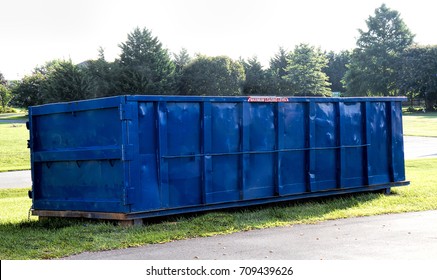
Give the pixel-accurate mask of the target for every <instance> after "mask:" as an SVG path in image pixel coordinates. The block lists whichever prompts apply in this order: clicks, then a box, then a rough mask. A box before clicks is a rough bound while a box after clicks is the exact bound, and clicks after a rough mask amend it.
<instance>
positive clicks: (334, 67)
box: [323, 51, 351, 93]
mask: <svg viewBox="0 0 437 280" xmlns="http://www.w3.org/2000/svg"><path fill="white" fill-rule="evenodd" d="M350 56H351V53H350V52H349V51H341V52H339V53H335V52H333V51H331V52H329V53H328V54H327V58H328V65H327V67H326V68H325V69H323V72H325V73H326V75H328V77H329V82H330V83H331V91H333V92H342V93H344V92H346V88H345V87H344V84H343V82H342V80H343V77H344V75H345V74H346V71H347V65H348V64H349V62H350Z"/></svg>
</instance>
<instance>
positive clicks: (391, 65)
mask: <svg viewBox="0 0 437 280" xmlns="http://www.w3.org/2000/svg"><path fill="white" fill-rule="evenodd" d="M366 25H367V30H361V29H359V30H358V31H359V35H360V36H359V38H358V39H357V43H356V45H357V46H356V48H355V49H354V50H352V51H341V52H339V53H335V52H324V51H322V50H321V49H320V48H317V47H314V46H311V45H308V44H299V45H297V46H295V47H294V49H293V50H291V51H288V50H286V49H284V48H279V50H278V52H277V53H276V54H275V55H274V56H273V57H272V58H271V59H270V63H269V67H268V68H264V67H263V66H262V64H261V62H260V61H259V60H258V59H257V57H252V58H249V59H239V60H233V59H231V58H229V57H227V56H215V57H210V56H205V55H200V54H198V55H195V57H191V56H190V55H189V53H188V51H187V50H186V49H182V50H181V51H180V52H179V53H177V54H171V53H170V52H169V51H168V50H167V49H165V48H164V47H163V45H162V43H161V42H160V41H159V39H158V37H156V36H154V35H153V34H152V32H151V31H150V30H148V29H147V28H142V29H141V28H135V29H134V30H133V31H132V32H131V33H129V34H128V37H127V40H126V41H125V42H122V43H120V44H119V47H120V50H121V54H120V56H119V57H118V58H117V59H115V61H113V62H109V61H107V60H106V59H105V54H104V51H103V49H100V50H99V54H98V58H97V59H95V60H89V61H85V62H83V63H80V64H78V65H75V64H73V63H72V62H71V61H70V60H54V61H50V62H47V63H46V64H45V65H44V66H42V67H37V68H35V69H34V71H33V72H32V74H31V75H28V76H25V77H24V78H23V79H22V80H21V81H18V82H16V83H15V84H14V85H13V86H9V87H8V86H6V84H5V83H4V82H1V81H0V93H1V96H2V105H3V103H4V102H3V100H5V101H6V100H7V98H6V96H9V99H11V98H12V102H13V103H14V104H16V105H18V106H23V107H27V106H32V105H39V104H45V103H51V102H60V101H73V100H80V99H89V98H96V97H106V96H113V95H120V94H153V95H156V94H163V95H211V96H224V95H232V96H239V95H276V96H331V94H332V92H341V93H342V95H343V96H397V95H406V96H408V97H410V98H417V97H419V98H423V99H425V100H426V107H427V110H432V109H434V106H435V104H436V102H437V46H419V45H417V44H415V43H414V35H413V34H412V32H411V31H410V30H409V29H408V27H407V26H406V24H405V23H404V21H403V20H402V18H401V17H400V14H399V12H397V11H395V10H392V9H390V8H388V7H387V6H386V5H384V4H383V5H381V6H380V7H379V8H377V9H376V10H375V14H374V15H371V16H369V18H368V19H367V20H366ZM0 77H2V76H0ZM2 84H3V85H2ZM3 96H5V97H3Z"/></svg>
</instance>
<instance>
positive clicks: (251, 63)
mask: <svg viewBox="0 0 437 280" xmlns="http://www.w3.org/2000/svg"><path fill="white" fill-rule="evenodd" d="M240 63H241V64H242V65H243V67H244V72H245V73H246V80H245V82H244V86H243V93H244V94H245V95H269V92H268V90H269V89H268V84H267V82H268V81H267V73H266V71H265V70H264V69H263V67H262V65H261V63H260V62H259V61H258V58H257V57H253V58H250V59H248V60H247V61H245V60H241V61H240Z"/></svg>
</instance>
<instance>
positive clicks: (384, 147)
mask: <svg viewBox="0 0 437 280" xmlns="http://www.w3.org/2000/svg"><path fill="white" fill-rule="evenodd" d="M387 121H388V119H387V107H386V103H385V102H369V112H368V114H367V122H368V125H369V127H370V135H369V143H368V144H370V146H369V152H368V155H367V156H368V158H369V185H374V184H382V183H384V182H390V176H389V174H390V173H389V158H388V156H389V151H390V150H389V145H391V143H389V142H388V141H389V135H388V122H387Z"/></svg>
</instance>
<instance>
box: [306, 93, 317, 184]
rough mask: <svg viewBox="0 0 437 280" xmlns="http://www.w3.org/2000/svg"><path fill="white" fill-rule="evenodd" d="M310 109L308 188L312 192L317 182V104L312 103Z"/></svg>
mask: <svg viewBox="0 0 437 280" xmlns="http://www.w3.org/2000/svg"><path fill="white" fill-rule="evenodd" d="M308 106H309V109H308V136H307V137H308V149H309V151H308V163H307V164H308V186H307V192H311V191H312V190H313V188H314V184H315V182H316V172H315V170H316V150H314V148H315V146H316V104H315V102H313V101H310V102H309V104H308Z"/></svg>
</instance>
